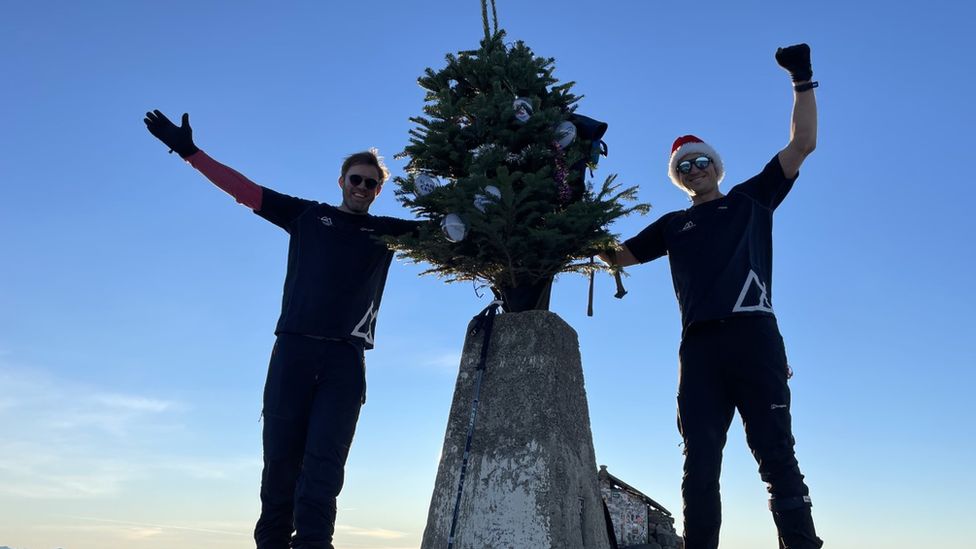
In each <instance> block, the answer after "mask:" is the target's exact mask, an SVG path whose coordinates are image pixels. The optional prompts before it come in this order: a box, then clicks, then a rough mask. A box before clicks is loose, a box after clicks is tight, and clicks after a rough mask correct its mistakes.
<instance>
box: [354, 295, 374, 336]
mask: <svg viewBox="0 0 976 549" xmlns="http://www.w3.org/2000/svg"><path fill="white" fill-rule="evenodd" d="M374 303H376V302H375V301H372V302H370V304H369V308H368V309H366V314H364V315H363V319H362V320H360V321H359V324H356V327H355V328H353V329H352V333H351V334H350V335H353V336H356V337H361V338H363V339H365V340H366V343H369V344H370V345H372V344H373V327H374V326H375V325H376V312H377V311H376V309H375V308H374V307H373V304H374ZM364 330H365V331H364Z"/></svg>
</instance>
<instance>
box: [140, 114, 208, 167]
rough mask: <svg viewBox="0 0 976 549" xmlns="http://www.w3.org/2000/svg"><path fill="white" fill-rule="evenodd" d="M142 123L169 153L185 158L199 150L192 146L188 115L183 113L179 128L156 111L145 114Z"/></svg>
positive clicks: (191, 130)
mask: <svg viewBox="0 0 976 549" xmlns="http://www.w3.org/2000/svg"><path fill="white" fill-rule="evenodd" d="M142 121H143V122H145V123H146V129H148V130H149V133H151V134H153V135H154V136H156V139H158V140H160V141H162V142H163V144H164V145H166V146H167V147H169V149H170V151H169V152H173V151H176V154H178V155H180V156H181V157H183V158H186V157H188V156H190V155H191V154H193V153H195V152H197V151H199V150H200V149H198V148H197V146H196V145H194V144H193V128H191V127H190V115H189V114H187V113H183V120H182V122H181V124H180V125H179V126H177V125H176V124H173V123H172V122H170V120H169V118H166V115H165V114H163V113H161V112H159V111H158V110H154V111H153V112H147V113H146V117H145V118H144V119H143V120H142Z"/></svg>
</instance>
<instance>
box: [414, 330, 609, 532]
mask: <svg viewBox="0 0 976 549" xmlns="http://www.w3.org/2000/svg"><path fill="white" fill-rule="evenodd" d="M469 333H470V330H469ZM482 341H483V336H482V334H480V333H479V334H477V335H474V336H469V337H468V338H467V339H466V340H465V343H464V352H463V354H462V357H461V367H460V372H459V373H458V380H457V385H456V386H455V389H454V401H453V403H452V404H451V415H450V418H449V419H448V423H447V434H446V435H445V437H444V448H443V451H442V454H441V462H440V466H439V467H438V470H437V480H436V484H435V486H434V494H433V496H432V498H431V502H430V511H429V513H428V515H427V528H426V530H425V531H424V539H423V544H422V545H421V547H422V549H446V548H447V542H448V533H449V532H450V529H451V518H452V514H453V511H454V502H455V499H456V495H457V487H458V477H459V475H460V470H461V459H462V453H463V451H464V444H465V438H466V435H467V431H468V425H469V421H470V414H471V404H472V398H473V392H474V380H475V377H476V368H477V365H478V360H479V358H480V353H481V345H482ZM481 383H482V385H481V395H480V404H479V407H478V416H477V425H476V427H475V431H474V438H473V440H472V445H471V456H470V459H469V463H468V468H467V473H466V480H465V483H464V490H463V492H462V493H461V503H460V512H459V515H458V520H457V528H456V532H455V539H454V547H455V548H456V549H609V547H610V544H609V541H608V540H607V531H606V522H605V519H604V514H603V507H602V505H603V504H602V502H601V499H600V490H599V485H598V481H597V475H596V458H595V456H594V453H593V438H592V434H591V432H590V418H589V408H588V407H587V405H586V393H585V391H584V389H583V369H582V365H581V362H580V354H579V343H578V341H577V338H576V332H575V331H574V330H573V329H572V328H571V327H570V326H569V325H568V324H566V322H564V321H563V320H562V319H561V318H559V317H558V316H556V315H555V314H553V313H551V312H548V311H528V312H524V313H507V314H502V315H499V316H498V317H497V318H496V319H495V324H494V330H493V333H492V336H491V343H490V345H489V352H488V360H487V367H486V370H485V373H484V375H483V379H482V382H481Z"/></svg>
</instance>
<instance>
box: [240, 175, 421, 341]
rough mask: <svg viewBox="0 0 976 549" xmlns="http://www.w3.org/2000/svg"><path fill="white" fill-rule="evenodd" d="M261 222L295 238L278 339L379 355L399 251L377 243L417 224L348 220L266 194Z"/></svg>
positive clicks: (314, 206) (311, 204)
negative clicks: (343, 345)
mask: <svg viewBox="0 0 976 549" xmlns="http://www.w3.org/2000/svg"><path fill="white" fill-rule="evenodd" d="M255 213H256V214H258V215H259V216H261V217H263V218H265V219H267V220H268V221H270V222H272V223H274V224H275V225H278V226H279V227H281V228H282V229H284V230H286V231H288V234H290V235H291V238H290V239H289V243H288V273H287V275H286V276H285V289H284V295H283V296H282V301H281V317H280V318H279V319H278V326H277V327H276V328H275V333H276V334H281V333H290V334H301V335H309V336H317V337H327V338H339V339H345V340H348V341H352V342H353V343H355V344H357V345H362V346H363V348H365V349H372V348H373V334H374V333H375V330H376V315H377V312H378V311H379V308H380V301H381V300H382V298H383V287H384V286H385V284H386V274H387V272H388V271H389V268H390V262H391V261H392V260H393V251H392V250H390V249H389V248H388V247H387V246H386V245H385V244H384V243H383V242H381V241H380V240H378V239H377V238H376V237H378V236H381V235H401V234H404V233H408V232H410V231H413V230H416V227H417V226H418V224H419V222H418V221H408V220H405V219H396V218H393V217H380V216H373V215H357V214H351V213H346V212H343V211H341V210H339V209H338V208H336V207H334V206H330V205H328V204H320V203H318V202H313V201H311V200H303V199H301V198H295V197H292V196H288V195H285V194H281V193H278V192H275V191H273V190H271V189H268V188H264V187H262V195H261V209H260V210H259V211H256V212H255Z"/></svg>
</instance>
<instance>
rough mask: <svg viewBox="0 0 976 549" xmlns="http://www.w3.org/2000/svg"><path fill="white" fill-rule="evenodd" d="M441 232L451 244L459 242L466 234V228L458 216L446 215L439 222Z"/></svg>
mask: <svg viewBox="0 0 976 549" xmlns="http://www.w3.org/2000/svg"><path fill="white" fill-rule="evenodd" d="M441 231H442V232H443V233H444V236H445V237H447V239H448V240H450V241H451V242H460V241H462V240H464V237H465V236H467V234H468V227H467V225H465V224H464V221H461V217H460V216H459V215H458V214H447V215H446V216H444V220H443V221H441Z"/></svg>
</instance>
